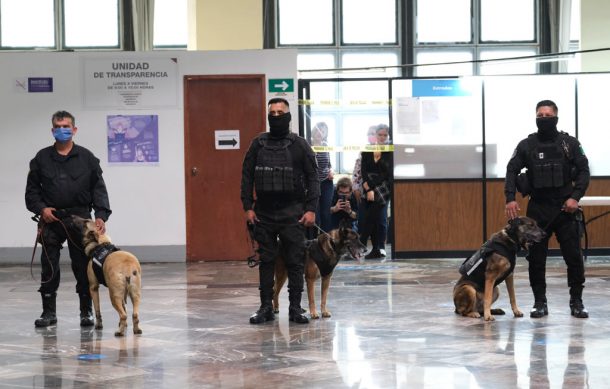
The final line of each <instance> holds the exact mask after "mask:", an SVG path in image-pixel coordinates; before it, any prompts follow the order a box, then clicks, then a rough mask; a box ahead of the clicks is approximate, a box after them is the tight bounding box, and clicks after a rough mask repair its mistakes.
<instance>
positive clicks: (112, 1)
mask: <svg viewBox="0 0 610 389" xmlns="http://www.w3.org/2000/svg"><path fill="white" fill-rule="evenodd" d="M118 7H119V6H118V0H64V26H65V46H66V47H119V16H118V12H119V10H118Z"/></svg>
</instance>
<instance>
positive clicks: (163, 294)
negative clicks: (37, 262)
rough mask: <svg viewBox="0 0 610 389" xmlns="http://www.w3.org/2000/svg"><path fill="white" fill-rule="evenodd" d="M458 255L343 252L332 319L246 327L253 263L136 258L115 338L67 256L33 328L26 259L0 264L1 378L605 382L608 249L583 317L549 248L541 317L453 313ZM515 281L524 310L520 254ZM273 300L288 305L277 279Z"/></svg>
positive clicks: (144, 382)
mask: <svg viewBox="0 0 610 389" xmlns="http://www.w3.org/2000/svg"><path fill="white" fill-rule="evenodd" d="M458 264H459V261H458V260H438V259H435V260H409V261H406V260H405V261H394V262H386V263H381V262H379V261H367V262H366V263H364V264H358V263H355V262H345V263H341V264H340V265H339V267H338V268H337V270H336V271H335V276H334V278H333V283H332V286H331V291H330V298H329V309H330V310H331V312H332V317H331V318H329V319H320V320H315V321H312V322H311V323H310V324H308V325H300V324H295V323H291V322H289V321H288V318H287V312H286V310H285V309H284V310H282V312H281V313H280V314H279V315H278V316H277V318H276V320H275V321H273V322H269V323H266V324H263V325H250V324H249V323H248V317H249V315H250V314H251V313H252V311H254V310H255V309H256V308H257V307H258V297H257V296H258V291H257V287H256V286H257V274H258V271H257V270H252V269H249V268H248V267H247V266H246V265H245V263H235V262H221V263H193V264H180V263H160V264H152V263H144V264H143V266H142V269H143V280H144V287H143V301H142V305H141V311H140V317H141V327H142V330H143V332H144V333H143V334H142V335H140V336H134V335H133V334H132V333H130V332H129V333H128V335H127V336H126V337H124V338H115V337H114V336H113V333H114V329H115V327H114V325H115V324H116V323H118V318H117V316H116V313H115V311H114V310H113V309H112V307H111V306H110V303H109V300H108V297H107V294H106V291H105V290H103V291H102V297H103V299H102V305H103V309H102V312H103V315H104V318H105V325H106V327H105V328H104V329H103V330H101V331H95V330H93V329H81V328H80V327H79V325H78V308H77V296H76V294H75V293H74V280H73V276H72V274H71V271H70V269H69V267H67V266H66V267H65V268H63V267H62V278H63V279H62V284H61V287H60V290H59V295H58V316H59V321H58V323H57V325H56V326H53V327H50V328H48V329H44V330H36V329H35V328H34V325H33V322H34V319H35V318H36V317H38V316H39V314H40V312H41V307H40V296H39V294H38V293H37V292H36V289H37V283H36V281H34V280H33V279H32V278H31V276H30V268H29V267H28V266H4V267H0V293H1V296H2V302H1V308H0V309H1V315H0V329H1V330H0V331H1V332H0V387H2V388H3V387H6V388H172V389H178V388H180V389H181V388H241V387H244V388H301V387H307V388H561V387H562V388H608V387H610V362H608V355H610V302H609V296H610V259H608V258H599V257H597V258H590V259H589V261H588V264H587V276H588V279H587V288H586V290H585V305H586V306H587V308H588V309H589V311H590V314H591V317H590V318H589V319H575V318H573V317H571V316H570V314H569V309H568V293H567V287H566V279H565V266H564V264H563V262H562V261H561V260H558V259H552V260H550V261H549V265H548V284H549V293H548V298H549V310H550V314H549V316H548V317H545V318H543V319H531V318H529V316H528V315H526V317H523V318H514V317H513V316H512V313H510V314H507V315H505V316H497V317H496V321H495V322H490V323H486V322H484V321H483V320H482V319H469V318H462V317H459V316H457V315H455V314H454V313H453V304H452V299H451V292H452V288H453V284H454V282H455V280H456V278H457V270H456V269H457V266H458ZM34 273H35V274H36V275H37V270H36V269H35V270H34ZM516 288H517V301H518V302H519V305H520V307H521V309H522V310H523V311H524V312H527V311H529V308H530V306H531V304H532V297H531V293H530V290H529V286H528V282H527V270H526V265H525V261H524V260H522V259H519V264H518V266H517V269H516ZM501 292H502V295H501V297H500V300H499V301H498V303H497V304H496V306H498V307H502V308H504V309H505V310H507V311H509V312H510V307H509V304H508V298H507V295H506V292H505V287H504V286H503V285H501ZM281 299H282V300H281V303H283V304H284V306H283V307H284V308H285V307H286V306H287V294H286V291H285V290H284V291H283V292H282V296H281ZM305 300H306V298H305ZM304 302H306V301H304ZM304 305H306V304H304ZM129 311H130V310H129ZM130 328H131V324H130ZM130 328H129V329H130Z"/></svg>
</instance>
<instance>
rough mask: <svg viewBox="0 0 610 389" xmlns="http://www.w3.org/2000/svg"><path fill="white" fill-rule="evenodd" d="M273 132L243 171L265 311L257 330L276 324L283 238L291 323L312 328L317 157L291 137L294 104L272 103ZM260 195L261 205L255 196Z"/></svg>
mask: <svg viewBox="0 0 610 389" xmlns="http://www.w3.org/2000/svg"><path fill="white" fill-rule="evenodd" d="M268 107H269V116H268V120H269V132H266V133H262V134H260V135H259V136H257V137H256V138H255V139H254V140H253V141H252V143H251V144H250V147H249V149H248V151H247V153H246V156H245V158H244V162H243V166H242V179H241V201H242V205H243V208H244V211H246V221H247V223H249V224H250V225H252V226H253V227H254V228H253V237H254V239H255V240H256V242H257V243H258V247H259V248H258V252H259V258H260V263H259V290H260V300H261V306H260V308H259V309H258V311H256V312H255V313H254V314H253V315H252V316H251V317H250V323H251V324H260V323H264V322H266V321H269V320H274V319H275V316H274V313H273V305H272V299H273V284H274V268H275V259H276V257H277V255H278V251H279V246H278V238H279V241H280V242H281V248H282V251H281V254H282V258H283V260H284V262H285V264H286V268H287V271H288V297H289V300H290V306H289V308H288V317H289V319H290V321H293V322H296V323H308V322H309V319H308V318H307V317H306V316H305V315H303V310H302V309H301V294H302V292H303V271H304V264H305V227H310V226H312V225H313V224H314V222H315V218H316V216H315V211H316V206H317V204H318V198H319V197H320V183H319V181H318V175H317V165H316V157H315V154H314V152H313V150H312V149H311V146H309V143H307V141H306V140H305V139H303V138H302V137H300V136H297V135H296V134H293V133H291V132H290V120H291V116H290V112H289V106H288V101H286V100H284V99H282V98H274V99H271V100H269V104H268ZM255 192H256V199H255V196H254V193H255Z"/></svg>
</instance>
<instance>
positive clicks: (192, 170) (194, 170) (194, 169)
mask: <svg viewBox="0 0 610 389" xmlns="http://www.w3.org/2000/svg"><path fill="white" fill-rule="evenodd" d="M197 174H199V169H198V168H197V166H194V167H192V168H191V176H193V177H195V176H196V175H197Z"/></svg>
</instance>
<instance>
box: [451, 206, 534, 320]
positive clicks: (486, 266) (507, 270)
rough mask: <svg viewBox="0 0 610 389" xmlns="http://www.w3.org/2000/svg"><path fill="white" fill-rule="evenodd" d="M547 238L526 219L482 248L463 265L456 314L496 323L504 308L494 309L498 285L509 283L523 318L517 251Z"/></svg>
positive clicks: (518, 220) (514, 221)
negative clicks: (517, 288)
mask: <svg viewBox="0 0 610 389" xmlns="http://www.w3.org/2000/svg"><path fill="white" fill-rule="evenodd" d="M544 237H545V233H544V231H543V230H542V229H541V228H540V227H538V225H537V224H536V222H535V221H534V220H533V219H531V218H529V217H525V216H521V217H518V218H515V219H512V220H510V221H509V223H508V224H507V225H506V226H505V227H504V228H503V229H502V230H500V231H498V232H496V233H494V234H493V235H492V236H491V238H490V239H489V240H488V241H487V242H485V243H484V244H483V246H481V249H479V250H478V251H477V252H476V253H475V254H474V255H473V256H472V257H470V258H468V259H466V260H465V261H464V263H462V265H461V266H460V274H462V277H461V278H460V279H459V280H458V282H457V284H456V285H455V287H454V288H453V303H454V304H455V313H457V314H460V315H462V316H468V317H474V318H478V317H481V315H483V317H484V318H485V320H487V321H491V320H494V317H493V315H503V314H504V311H503V310H502V309H491V305H492V304H493V303H494V302H495V301H496V300H497V299H498V296H499V295H500V290H499V288H498V284H500V283H501V282H502V281H506V289H507V290H508V296H509V299H510V306H511V309H512V310H513V314H514V315H515V317H521V316H523V313H522V312H521V311H520V310H519V308H518V307H517V302H516V299H515V287H514V283H513V270H514V268H515V263H516V258H517V252H518V251H519V249H520V248H521V247H523V248H524V249H528V248H529V246H530V245H531V244H532V243H534V242H540V241H541V240H542V239H543V238H544Z"/></svg>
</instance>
